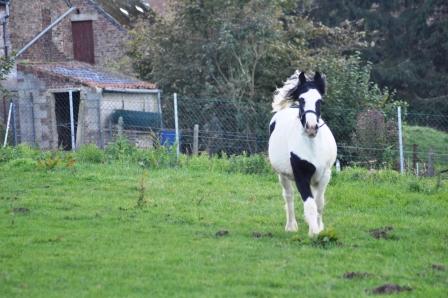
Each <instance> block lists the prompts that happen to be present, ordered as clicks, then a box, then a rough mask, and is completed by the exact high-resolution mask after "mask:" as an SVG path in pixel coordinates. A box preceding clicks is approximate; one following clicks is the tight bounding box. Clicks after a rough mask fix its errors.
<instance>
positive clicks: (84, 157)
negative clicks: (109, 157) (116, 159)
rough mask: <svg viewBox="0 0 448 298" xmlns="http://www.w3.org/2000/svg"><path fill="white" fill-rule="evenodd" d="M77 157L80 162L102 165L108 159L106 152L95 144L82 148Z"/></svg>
mask: <svg viewBox="0 0 448 298" xmlns="http://www.w3.org/2000/svg"><path fill="white" fill-rule="evenodd" d="M76 157H77V159H78V160H79V161H81V162H86V163H102V162H104V160H105V158H106V156H105V154H104V151H103V150H101V149H100V148H98V147H97V146H96V145H94V144H87V145H83V146H81V147H80V148H79V149H78V151H77V152H76Z"/></svg>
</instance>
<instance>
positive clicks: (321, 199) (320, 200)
mask: <svg viewBox="0 0 448 298" xmlns="http://www.w3.org/2000/svg"><path fill="white" fill-rule="evenodd" d="M330 178H331V171H330V170H327V171H325V173H324V175H323V176H322V178H321V179H320V181H319V182H318V184H317V185H316V187H315V189H314V190H315V191H314V193H315V198H316V204H317V224H318V226H319V232H321V231H323V230H324V221H323V216H324V207H325V189H326V188H327V185H328V183H329V182H330Z"/></svg>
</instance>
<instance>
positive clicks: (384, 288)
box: [368, 284, 412, 295]
mask: <svg viewBox="0 0 448 298" xmlns="http://www.w3.org/2000/svg"><path fill="white" fill-rule="evenodd" d="M410 291H412V288H410V287H407V286H400V285H397V284H384V285H381V286H379V287H376V288H374V289H372V290H369V291H368V292H370V293H372V294H374V295H389V294H396V293H401V292H410Z"/></svg>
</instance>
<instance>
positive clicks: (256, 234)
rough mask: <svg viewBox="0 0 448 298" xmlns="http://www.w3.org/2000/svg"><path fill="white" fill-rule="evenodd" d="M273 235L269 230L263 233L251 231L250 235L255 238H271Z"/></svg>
mask: <svg viewBox="0 0 448 298" xmlns="http://www.w3.org/2000/svg"><path fill="white" fill-rule="evenodd" d="M273 236H274V235H273V234H272V233H271V232H267V233H263V232H252V237H254V238H256V239H260V238H272V237H273Z"/></svg>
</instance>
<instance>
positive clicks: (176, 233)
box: [0, 157, 448, 297]
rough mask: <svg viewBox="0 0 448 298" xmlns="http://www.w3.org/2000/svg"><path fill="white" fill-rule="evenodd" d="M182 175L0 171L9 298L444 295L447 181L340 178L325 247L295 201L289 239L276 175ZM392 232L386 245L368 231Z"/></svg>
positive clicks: (187, 166)
mask: <svg viewBox="0 0 448 298" xmlns="http://www.w3.org/2000/svg"><path fill="white" fill-rule="evenodd" d="M95 159H96V157H95ZM195 162H196V163H197V164H195ZM183 163H184V166H183V167H181V168H171V169H170V168H165V169H164V168H161V169H149V170H146V174H145V175H144V176H142V175H143V170H142V168H141V167H138V166H127V165H126V164H125V165H123V163H120V162H117V163H111V164H88V163H85V164H82V163H77V164H75V166H74V167H71V166H57V167H55V168H54V169H53V170H46V169H45V167H39V165H37V164H36V163H35V162H33V160H32V159H30V158H28V159H27V158H22V159H19V161H17V160H13V161H9V162H6V163H3V164H0V185H1V186H0V296H1V297H364V296H370V294H369V290H370V289H373V288H375V287H378V286H380V285H383V284H385V283H396V284H399V285H400V286H403V287H411V288H412V289H413V290H412V291H411V292H405V293H402V294H400V296H406V295H409V296H412V297H445V296H446V293H447V292H448V230H447V226H448V219H447V214H448V189H447V186H446V181H444V185H442V186H441V187H440V188H438V189H436V183H435V180H428V179H424V180H417V179H416V178H413V177H401V176H399V175H398V174H396V173H395V172H389V171H382V172H367V171H364V170H357V169H355V170H347V171H345V172H342V173H341V174H339V175H335V176H334V177H333V180H332V182H331V185H330V186H329V188H328V192H327V206H326V210H325V218H324V219H325V223H326V226H327V227H328V228H329V229H328V231H329V232H328V235H330V236H325V237H322V238H323V239H324V240H325V239H327V240H328V239H333V238H334V239H336V238H337V242H332V241H328V242H325V241H320V242H319V240H310V239H309V238H308V237H307V230H308V228H307V227H306V224H305V223H304V222H303V215H302V206H301V204H300V203H298V204H297V206H296V209H297V214H298V220H299V229H300V230H299V232H298V233H286V232H284V224H285V214H284V210H283V201H282V200H283V199H282V198H281V189H280V186H279V185H278V183H277V179H276V177H275V176H274V175H273V174H264V175H245V174H239V173H229V172H228V171H226V170H224V171H223V170H222V169H221V168H219V167H217V168H212V167H210V168H207V166H206V165H205V161H203V162H199V161H198V160H196V161H195V160H192V161H191V162H187V161H186V160H184V162H183ZM211 163H212V162H211ZM195 165H196V166H195ZM142 179H143V180H142ZM142 195H143V198H144V202H143V203H142ZM388 226H390V227H393V231H392V232H391V234H390V235H389V236H390V237H388V238H387V239H375V238H373V237H372V236H371V235H370V233H369V231H370V230H372V229H377V228H382V227H388ZM224 230H225V231H228V234H226V235H224V236H216V233H217V232H219V231H224ZM254 232H255V234H254ZM221 234H225V233H223V232H222V233H221ZM254 235H257V237H255V236H254ZM433 265H437V266H439V267H437V266H435V267H434V268H433ZM347 272H361V273H368V274H360V277H359V278H353V279H347V278H344V277H343V275H344V273H347Z"/></svg>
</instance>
